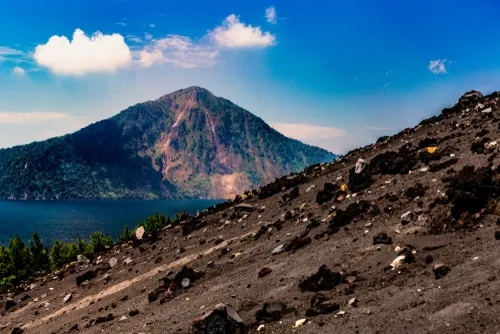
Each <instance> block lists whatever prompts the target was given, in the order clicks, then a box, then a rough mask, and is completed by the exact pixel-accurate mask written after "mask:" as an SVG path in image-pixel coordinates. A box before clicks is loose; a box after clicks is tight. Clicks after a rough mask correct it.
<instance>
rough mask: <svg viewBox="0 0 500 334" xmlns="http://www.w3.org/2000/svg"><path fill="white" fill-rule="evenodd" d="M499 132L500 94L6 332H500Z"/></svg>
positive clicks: (299, 178) (295, 185)
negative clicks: (497, 141)
mask: <svg viewBox="0 0 500 334" xmlns="http://www.w3.org/2000/svg"><path fill="white" fill-rule="evenodd" d="M499 128H500V93H495V94H491V95H488V96H482V95H481V94H480V93H478V92H474V91H472V92H468V93H466V94H465V95H464V96H462V97H461V98H460V100H459V102H458V103H457V104H456V105H455V106H453V107H452V108H447V109H445V110H443V112H442V113H441V114H440V115H439V116H435V117H433V118H431V119H428V120H425V121H423V122H421V124H420V125H418V126H417V127H415V128H412V129H405V130H404V131H402V132H400V133H399V134H397V135H394V136H392V137H386V138H381V139H379V140H378V141H377V143H375V144H373V145H370V146H367V147H364V148H361V149H358V150H355V151H352V152H350V153H348V154H347V155H345V156H344V157H342V158H341V159H340V160H338V161H336V162H334V163H331V164H324V165H318V166H312V167H310V168H308V169H306V170H305V171H304V172H302V173H299V174H295V175H291V176H287V177H284V178H281V179H279V180H277V181H276V182H274V183H273V184H270V185H267V186H265V187H262V188H261V189H260V190H257V191H253V192H250V193H247V195H246V196H243V197H242V198H238V199H237V200H235V201H234V202H231V203H226V204H222V205H219V206H218V207H217V208H216V209H211V210H209V212H205V213H203V214H201V215H200V216H198V217H189V218H188V219H187V220H186V221H185V222H184V223H183V224H182V225H181V226H178V227H172V228H168V229H166V230H165V231H164V232H162V234H161V235H160V236H159V238H158V239H157V240H154V241H153V240H148V238H147V237H145V239H144V240H143V241H142V242H136V243H130V244H123V245H117V246H115V247H114V248H113V249H112V250H110V251H108V252H106V253H103V254H101V257H100V258H95V259H91V263H90V264H88V265H81V266H78V265H77V266H74V267H70V268H68V269H64V270H60V271H58V272H53V273H51V274H49V275H46V276H44V277H39V278H38V279H37V280H35V281H34V282H30V284H31V283H34V284H35V285H32V286H31V289H30V288H29V284H26V286H23V287H20V288H19V289H17V291H16V292H11V293H10V294H5V295H3V296H2V300H3V301H4V304H3V313H2V316H1V317H0V333H21V332H24V333H211V334H212V333H247V332H248V333H254V332H257V331H259V332H262V333H292V332H296V333H500V317H499V314H500V280H499V278H500V256H499V249H500V240H499V239H500V232H499V231H500V226H499V222H500V219H499V218H500V206H499V203H498V198H499V195H500V183H499V181H500V178H499V176H498V171H499V166H500V157H499V156H498V151H499V149H498V145H497V143H496V140H497V139H499V133H500V130H499ZM435 148H436V149H435ZM346 185H347V187H346ZM111 258H115V259H117V260H118V261H117V264H116V265H115V266H113V268H110V266H109V264H108V262H109V260H110V259H111ZM129 258H130V259H129ZM125 260H128V261H125ZM125 262H127V264H125ZM77 283H78V284H77ZM69 294H71V296H69V297H67V296H68V295H69ZM65 297H66V299H69V300H68V301H67V302H66V303H64V299H65ZM304 319H305V320H304ZM301 320H302V321H301ZM297 321H298V322H297Z"/></svg>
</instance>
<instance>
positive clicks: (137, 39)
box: [125, 35, 142, 43]
mask: <svg viewBox="0 0 500 334" xmlns="http://www.w3.org/2000/svg"><path fill="white" fill-rule="evenodd" d="M125 38H126V39H127V40H129V41H130V42H132V43H142V38H140V37H138V36H135V35H127V36H125Z"/></svg>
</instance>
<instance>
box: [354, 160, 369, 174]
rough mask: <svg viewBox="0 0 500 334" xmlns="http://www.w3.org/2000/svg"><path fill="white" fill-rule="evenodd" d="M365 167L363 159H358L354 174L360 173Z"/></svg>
mask: <svg viewBox="0 0 500 334" xmlns="http://www.w3.org/2000/svg"><path fill="white" fill-rule="evenodd" d="M365 167H366V161H365V160H364V159H363V158H359V159H358V161H357V162H356V166H355V168H354V172H355V173H356V174H359V173H361V172H362V171H363V170H364V169H365Z"/></svg>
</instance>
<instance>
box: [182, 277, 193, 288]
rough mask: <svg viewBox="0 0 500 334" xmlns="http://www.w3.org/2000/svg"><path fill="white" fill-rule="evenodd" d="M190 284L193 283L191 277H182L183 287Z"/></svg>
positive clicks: (187, 286)
mask: <svg viewBox="0 0 500 334" xmlns="http://www.w3.org/2000/svg"><path fill="white" fill-rule="evenodd" d="M190 284H191V281H190V280H189V278H183V279H182V282H181V286H182V288H183V289H187V288H189V285H190Z"/></svg>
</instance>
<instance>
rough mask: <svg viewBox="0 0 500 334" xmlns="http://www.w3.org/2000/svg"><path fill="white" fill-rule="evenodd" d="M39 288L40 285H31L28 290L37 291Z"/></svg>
mask: <svg viewBox="0 0 500 334" xmlns="http://www.w3.org/2000/svg"><path fill="white" fill-rule="evenodd" d="M37 287H38V285H37V284H36V283H31V284H30V286H29V287H28V289H30V290H35V289H36V288H37Z"/></svg>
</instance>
